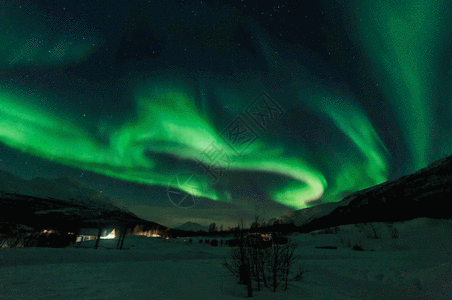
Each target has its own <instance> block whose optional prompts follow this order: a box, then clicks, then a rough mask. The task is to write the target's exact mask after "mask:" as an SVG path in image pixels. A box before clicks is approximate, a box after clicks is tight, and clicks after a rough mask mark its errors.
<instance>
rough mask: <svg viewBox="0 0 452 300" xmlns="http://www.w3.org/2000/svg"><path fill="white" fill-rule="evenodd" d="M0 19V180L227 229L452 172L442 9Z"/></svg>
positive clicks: (393, 5)
mask: <svg viewBox="0 0 452 300" xmlns="http://www.w3.org/2000/svg"><path fill="white" fill-rule="evenodd" d="M268 2H269V3H265V4H263V3H259V2H256V1H250V0H249V1H246V0H243V1H236V0H234V1H233V0H223V1H175V0H167V1H125V0H124V1H123V0H120V1H114V4H112V3H107V2H104V1H84V0H81V1H65V0H62V1H57V2H55V1H47V0H41V1H32V0H17V1H8V0H6V1H2V2H1V3H0V32H2V35H1V36H0V41H1V43H0V169H2V170H4V171H7V172H11V173H13V174H15V175H18V176H20V177H23V178H25V179H32V178H35V177H44V178H48V179H56V178H61V177H67V178H71V179H73V180H77V181H78V182H80V183H81V184H83V185H85V186H87V187H89V188H91V189H93V190H95V191H98V192H99V193H103V194H105V195H108V196H110V197H112V198H114V199H116V200H117V201H119V202H121V203H122V204H124V205H125V206H126V207H127V208H128V209H129V210H131V211H132V212H134V213H135V214H137V215H138V216H140V217H142V218H145V219H148V220H151V221H154V222H158V223H161V224H162V225H166V226H177V225H179V224H182V223H184V222H187V221H192V222H197V223H200V224H203V225H207V224H209V223H211V222H216V223H217V224H224V225H225V226H228V225H233V224H234V223H235V222H237V221H238V220H239V219H240V218H244V219H245V220H251V219H252V218H253V217H254V215H255V214H256V213H258V214H260V215H261V216H263V217H264V218H267V219H269V218H272V217H277V216H280V215H282V214H285V213H288V212H290V211H292V210H297V209H303V208H307V207H312V206H315V205H318V204H322V203H327V202H337V201H340V200H341V199H342V198H343V197H345V196H347V195H349V194H350V193H352V192H355V191H358V190H361V189H365V188H368V187H370V186H373V185H376V184H380V183H382V182H385V181H387V180H392V179H396V178H399V177H400V176H403V175H406V174H409V173H412V172H414V171H417V170H419V169H421V168H423V167H426V166H427V165H428V164H429V163H431V162H433V161H435V160H437V159H440V158H442V157H444V156H447V155H451V154H452V142H451V141H452V132H451V130H450V128H452V102H451V100H452V85H451V82H452V71H451V70H452V55H451V53H450V51H449V50H450V49H451V46H452V26H451V24H452V13H451V12H452V2H450V1H447V0H432V1H422V0H405V1H381V0H369V1H365V2H364V1H359V0H351V1H302V3H301V4H293V1H268Z"/></svg>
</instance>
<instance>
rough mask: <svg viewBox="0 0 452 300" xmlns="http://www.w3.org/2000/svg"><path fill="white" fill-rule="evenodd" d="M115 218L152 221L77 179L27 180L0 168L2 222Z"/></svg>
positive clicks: (50, 222) (57, 221)
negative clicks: (141, 217)
mask: <svg viewBox="0 0 452 300" xmlns="http://www.w3.org/2000/svg"><path fill="white" fill-rule="evenodd" d="M112 218H113V219H118V218H120V219H127V220H130V221H133V222H137V223H142V222H144V223H149V221H144V220H141V219H140V218H138V217H137V216H136V215H134V214H133V213H131V212H130V211H128V210H127V209H126V208H125V207H124V206H122V205H121V204H119V203H118V202H117V201H115V200H113V199H111V198H109V197H107V196H105V195H103V194H102V193H99V192H97V191H94V190H92V189H89V188H88V187H86V186H84V185H83V184H82V183H81V182H78V181H76V180H73V179H69V178H59V179H55V180H52V179H44V178H35V179H32V180H25V179H22V178H20V177H17V176H15V175H13V174H10V173H8V172H6V171H2V170H0V222H7V223H10V222H11V223H17V224H29V225H30V226H38V225H40V226H43V224H47V223H49V224H55V223H68V222H72V221H77V220H78V221H80V220H89V219H92V220H95V219H97V220H98V219H112Z"/></svg>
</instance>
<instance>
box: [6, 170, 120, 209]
mask: <svg viewBox="0 0 452 300" xmlns="http://www.w3.org/2000/svg"><path fill="white" fill-rule="evenodd" d="M0 192H3V193H10V194H17V195H23V196H32V197H38V198H53V199H58V200H61V201H66V202H70V203H76V204H83V205H88V206H95V207H98V208H105V209H112V210H115V209H118V208H119V209H125V207H124V206H122V205H121V204H120V203H119V202H117V201H115V200H113V199H111V198H109V197H107V196H105V195H102V194H101V193H99V192H97V191H94V190H92V189H89V188H88V187H86V186H84V185H83V184H82V183H81V182H78V181H77V180H74V179H69V178H58V179H54V180H52V179H45V178H34V179H32V180H25V179H22V178H19V177H17V176H15V175H13V174H11V173H8V172H6V171H2V170H0Z"/></svg>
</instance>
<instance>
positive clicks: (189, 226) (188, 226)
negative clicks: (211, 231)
mask: <svg viewBox="0 0 452 300" xmlns="http://www.w3.org/2000/svg"><path fill="white" fill-rule="evenodd" d="M174 229H178V230H185V231H200V230H202V231H208V227H207V226H202V225H201V224H198V223H194V222H190V221H189V222H187V223H184V224H182V225H180V226H178V227H176V228H174Z"/></svg>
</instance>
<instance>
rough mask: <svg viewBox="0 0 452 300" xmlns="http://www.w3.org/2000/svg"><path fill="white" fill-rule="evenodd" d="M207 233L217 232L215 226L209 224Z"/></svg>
mask: <svg viewBox="0 0 452 300" xmlns="http://www.w3.org/2000/svg"><path fill="white" fill-rule="evenodd" d="M209 232H210V233H215V232H217V224H215V223H211V224H210V225H209Z"/></svg>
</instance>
